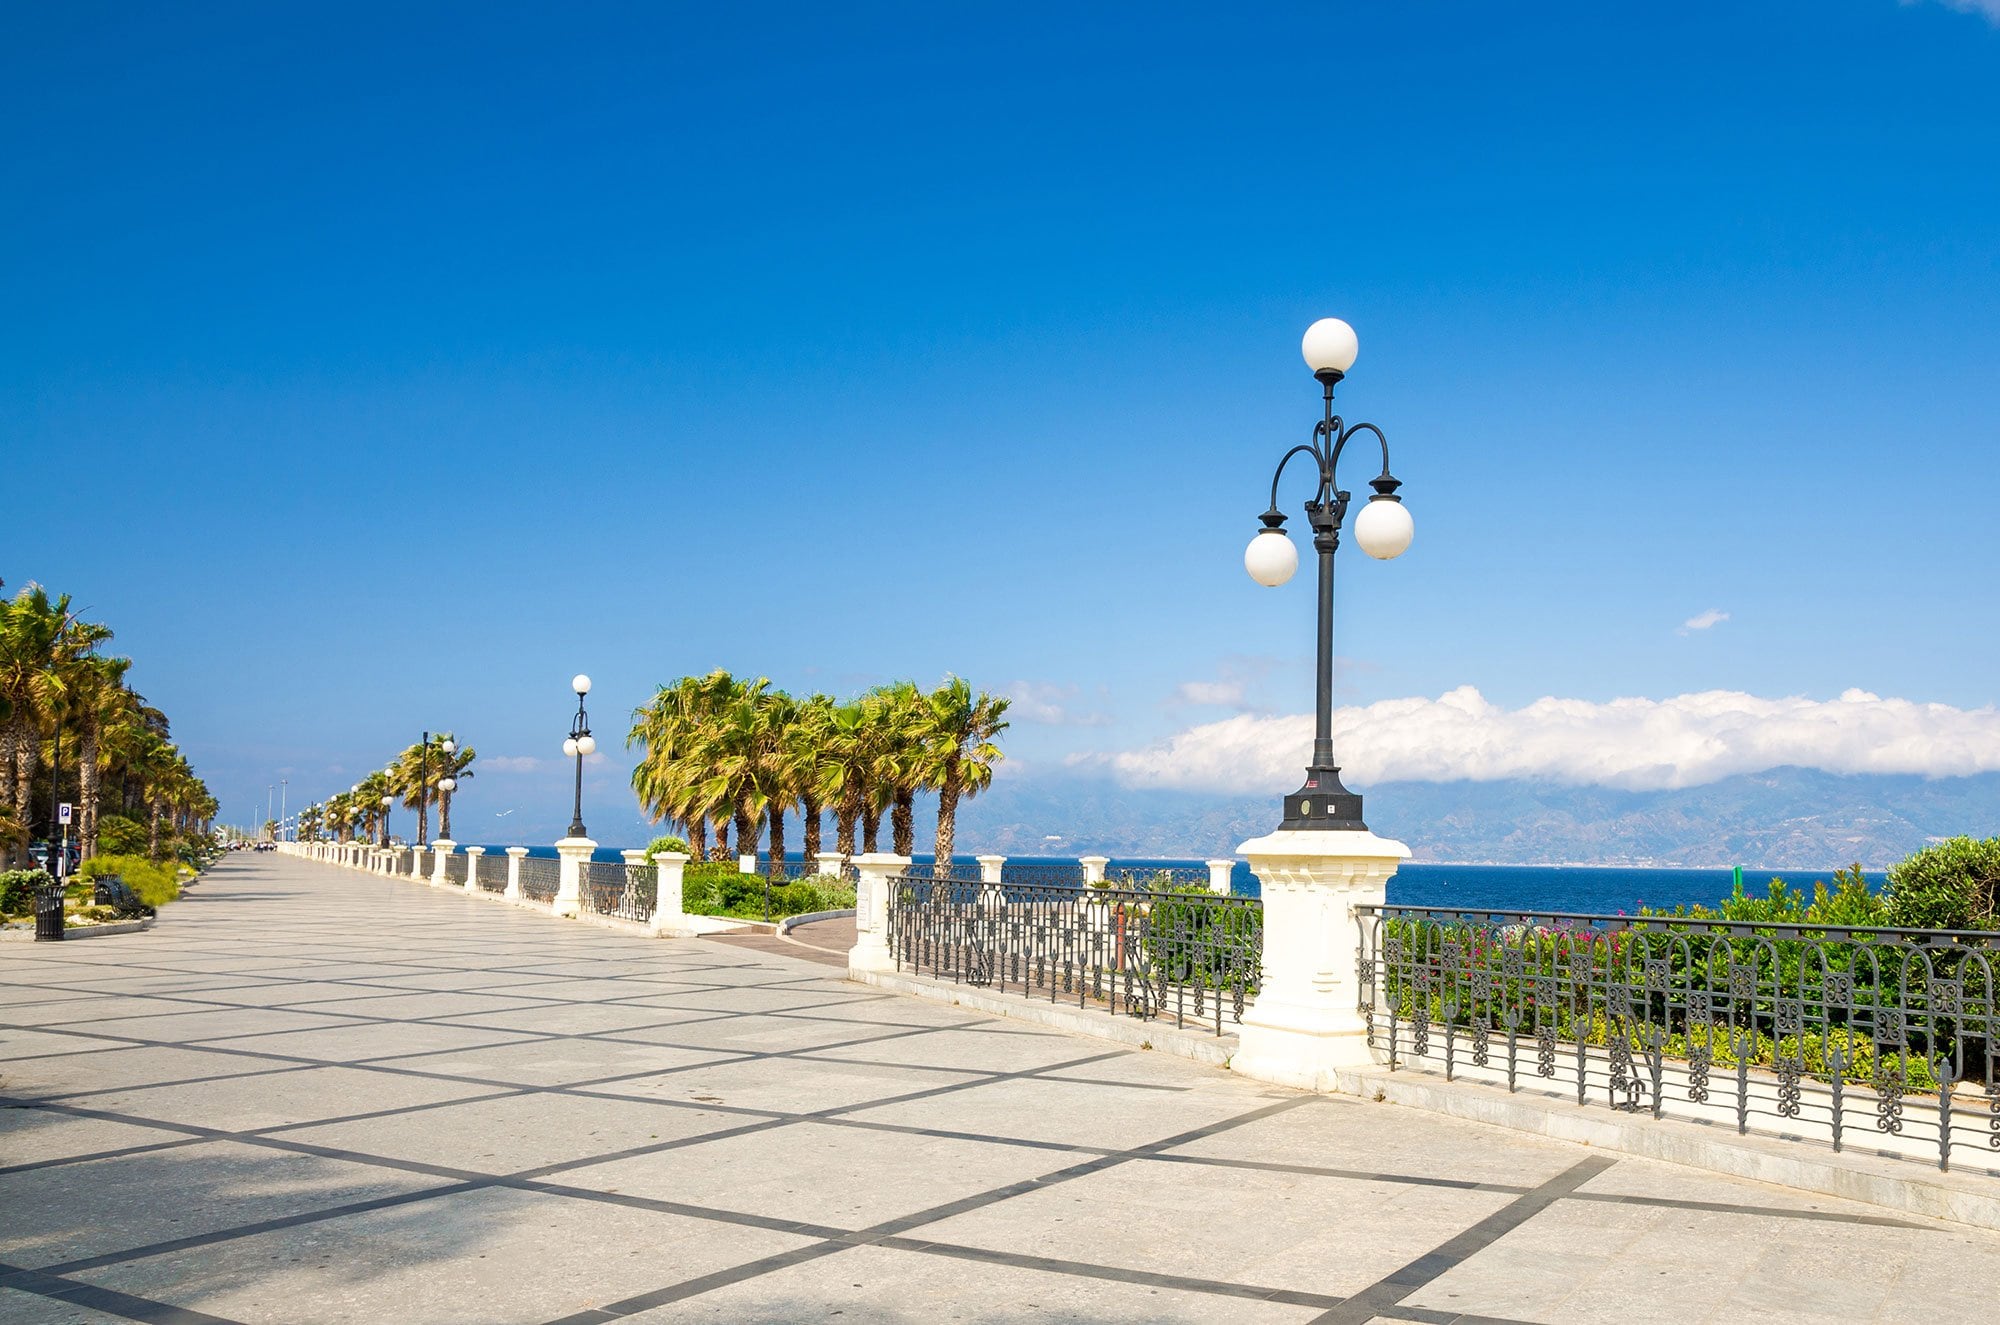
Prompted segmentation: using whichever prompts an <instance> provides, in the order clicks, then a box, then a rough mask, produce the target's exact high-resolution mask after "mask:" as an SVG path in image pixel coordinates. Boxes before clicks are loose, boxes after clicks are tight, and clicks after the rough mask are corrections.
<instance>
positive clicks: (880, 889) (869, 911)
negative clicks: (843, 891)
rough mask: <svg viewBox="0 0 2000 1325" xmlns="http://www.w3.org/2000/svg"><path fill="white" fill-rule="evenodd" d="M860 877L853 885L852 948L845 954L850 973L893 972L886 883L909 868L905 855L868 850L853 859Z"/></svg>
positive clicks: (894, 961)
mask: <svg viewBox="0 0 2000 1325" xmlns="http://www.w3.org/2000/svg"><path fill="white" fill-rule="evenodd" d="M854 868H855V869H857V870H859V871H860V873H861V878H860V880H859V881H858V882H856V883H855V885H854V946H853V947H852V948H850V949H848V952H847V969H848V970H850V971H873V972H882V971H893V970H895V969H896V954H895V953H893V952H891V951H890V950H889V890H890V889H891V888H893V887H895V884H893V883H891V882H890V880H891V878H893V877H894V876H895V875H898V874H901V873H903V872H904V871H905V870H907V869H909V868H910V858H909V857H908V856H898V855H893V854H891V853H890V852H887V851H870V852H868V853H867V854H866V855H860V856H856V857H855V858H854Z"/></svg>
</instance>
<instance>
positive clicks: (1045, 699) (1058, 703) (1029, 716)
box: [1000, 681, 1111, 727]
mask: <svg viewBox="0 0 2000 1325" xmlns="http://www.w3.org/2000/svg"><path fill="white" fill-rule="evenodd" d="M1000 693H1001V694H1003V695H1005V696H1007V699H1008V704H1007V716H1008V717H1009V718H1010V719H1012V720H1013V721H1016V722H1031V723H1039V724H1041V725H1043V726H1048V727H1102V726H1104V725H1106V724H1107V723H1109V722H1110V721H1111V719H1110V718H1109V717H1108V716H1106V715H1105V714H1102V713H1078V712H1076V711H1075V709H1074V708H1073V707H1072V705H1073V703H1074V702H1075V700H1076V697H1077V688H1076V687H1075V686H1073V685H1057V684H1055V683H1054V682H1050V681H1009V682H1008V683H1007V684H1006V685H1004V686H1002V687H1000Z"/></svg>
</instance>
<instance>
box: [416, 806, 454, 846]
mask: <svg viewBox="0 0 2000 1325" xmlns="http://www.w3.org/2000/svg"><path fill="white" fill-rule="evenodd" d="M442 836H444V837H450V836H451V834H450V833H444V834H442ZM430 840H431V807H430V802H429V801H428V800H421V801H418V802H417V845H418V846H426V845H428V844H429V843H430Z"/></svg>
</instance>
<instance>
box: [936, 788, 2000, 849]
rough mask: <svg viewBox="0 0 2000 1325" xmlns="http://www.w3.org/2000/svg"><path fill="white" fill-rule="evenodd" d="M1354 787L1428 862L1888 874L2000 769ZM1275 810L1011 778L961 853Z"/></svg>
mask: <svg viewBox="0 0 2000 1325" xmlns="http://www.w3.org/2000/svg"><path fill="white" fill-rule="evenodd" d="M1361 790H1364V791H1365V792H1366V794H1367V817H1368V824H1369V827H1371V828H1373V829H1374V830H1375V831H1376V832H1378V833H1380V834H1382V835H1383V836H1384V837H1394V838H1399V839H1401V840H1402V841H1404V842H1407V843H1408V844H1409V845H1410V849H1411V851H1412V852H1413V853H1414V856H1415V859H1417V860H1419V861H1449V862H1454V863H1463V864H1472V863H1480V864H1507V865H1531V864H1597V865H1688V866H1706V865H1724V866H1726V865H1737V864H1741V865H1751V866H1772V867H1776V868H1784V869H1830V868H1832V867H1834V866H1836V865H1843V864H1847V863H1850V862H1853V861H1857V860H1858V861H1860V862H1861V863H1862V864H1863V865H1865V866H1867V867H1868V868H1870V869H1880V868H1884V867H1886V866H1888V865H1890V864H1893V863H1894V862H1896V861H1898V860H1901V859H1902V858H1903V857H1905V856H1907V855H1909V854H1910V853H1911V852H1913V851H1916V850H1918V849H1919V848H1921V847H1923V846H1925V845H1927V844H1928V843H1930V842H1934V841H1936V840H1938V839H1940V838H1946V837H1954V836H1958V835H1960V834H1968V835H1971V836H1974V837H1989V836H1993V835H1995V834H2000V773H1987V774H1981V775H1979V776H1976V777H1962V778H1932V779H1927V778H1922V777H1902V776H1887V775H1876V774H1863V775H1855V776H1843V775H1838V774H1833V773H1822V772H1819V771H1817V770H1814V769H1807V768H1775V769H1771V770H1769V771H1768V772H1764V773H1755V774H1747V775H1743V776H1738V777H1731V778H1725V779H1723V780H1722V781H1720V782H1711V783H1708V784H1706V785H1704V786H1700V787H1688V788H1684V789H1681V790H1677V791H1616V790H1612V789H1610V788H1606V787H1577V786H1565V785H1560V784H1556V783H1548V782H1533V781H1503V782H1390V783H1383V784H1381V785H1380V786H1376V787H1369V788H1362V789H1361ZM1277 818H1278V795H1277V794H1276V793H1273V794H1272V795H1269V796H1258V797H1238V796H1204V795H1200V794H1196V793H1190V792H1184V791H1145V790H1141V789H1135V788H1132V787H1126V786H1120V785H1118V784H1116V783H1114V782H1110V781H1101V780H1096V779H1089V778H1082V777H1071V776H1064V775H1038V774H1022V775H1019V776H1017V777H1009V776H1006V775H1004V774H1003V775H1002V776H1001V777H1000V778H999V779H998V780H996V781H995V783H994V784H993V787H992V788H991V790H989V791H988V792H987V793H986V794H985V795H983V796H980V797H978V798H977V799H975V800H973V801H971V802H969V803H967V804H965V805H964V806H962V807H961V809H960V812H959V828H958V849H959V850H960V851H995V852H1003V853H1006V854H1008V855H1014V856H1076V855H1089V854H1102V855H1108V856H1142V857H1143V856H1170V857H1196V858H1201V857H1207V856H1209V855H1211V854H1222V855H1228V854H1230V853H1232V852H1234V851H1235V849H1236V847H1237V845H1238V844H1239V843H1241V842H1243V841H1244V840H1245V839H1247V838H1251V837H1256V836H1259V835H1261V834H1263V833H1265V832H1268V831H1270V830H1271V829H1272V828H1274V827H1275V826H1276V821H1277ZM919 822H922V820H921V818H920V820H919ZM1052 838H1053V839H1056V840H1051V839H1052Z"/></svg>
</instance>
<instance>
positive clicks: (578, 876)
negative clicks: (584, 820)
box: [550, 837, 597, 916]
mask: <svg viewBox="0 0 2000 1325" xmlns="http://www.w3.org/2000/svg"><path fill="white" fill-rule="evenodd" d="M595 850H597V843H595V842H593V841H592V840H591V839H589V838H587V837H565V838H564V839H562V841H560V842H558V843H556V855H557V857H558V858H559V859H560V860H561V862H562V864H561V865H560V866H559V872H558V874H557V876H556V900H555V905H554V906H553V907H551V908H550V909H551V910H553V911H554V912H555V913H556V914H557V915H559V916H580V915H582V914H583V862H584V861H586V860H589V859H590V853H591V852H593V851H595Z"/></svg>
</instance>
